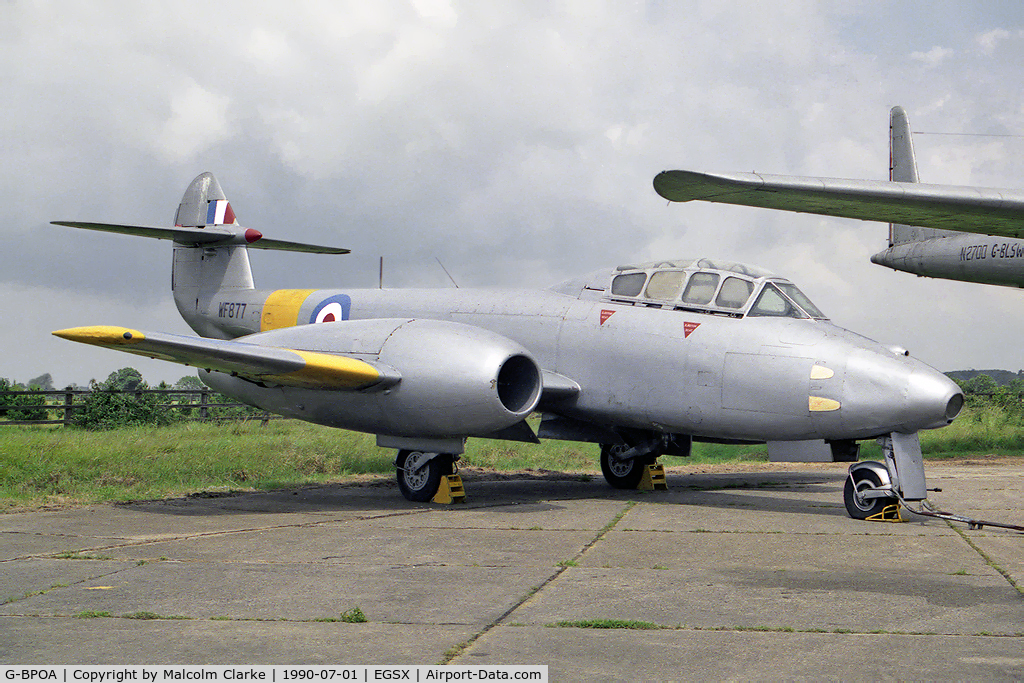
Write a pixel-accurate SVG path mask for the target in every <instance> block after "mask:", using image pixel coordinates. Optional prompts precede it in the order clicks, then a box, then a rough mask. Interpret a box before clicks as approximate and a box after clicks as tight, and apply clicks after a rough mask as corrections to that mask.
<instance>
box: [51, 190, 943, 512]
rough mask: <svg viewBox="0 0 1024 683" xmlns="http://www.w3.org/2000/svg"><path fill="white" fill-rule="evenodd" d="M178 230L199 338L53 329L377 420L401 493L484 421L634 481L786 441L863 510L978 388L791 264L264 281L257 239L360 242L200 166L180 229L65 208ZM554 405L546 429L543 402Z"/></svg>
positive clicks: (185, 290) (288, 403) (306, 411)
mask: <svg viewBox="0 0 1024 683" xmlns="http://www.w3.org/2000/svg"><path fill="white" fill-rule="evenodd" d="M58 224H59V225H67V226H72V227H79V228H88V229H94V230H103V231H108V232H119V233H125V234H130V235H143V236H147V237H156V238H162V239H168V240H172V241H173V243H174V245H173V246H174V248H173V265H172V272H173V276H172V291H173V294H174V300H175V302H176V304H177V307H178V310H179V311H180V312H181V315H182V316H183V317H184V319H185V320H186V321H187V322H188V324H189V325H190V326H191V327H192V329H193V330H195V331H196V332H197V333H198V334H199V335H200V336H199V337H189V336H180V335H172V334H162V333H159V332H144V331H139V330H134V329H129V328H123V327H109V326H97V327H81V328H75V329H67V330H60V331H57V332H55V333H54V334H56V335H58V336H60V337H63V338H66V339H70V340H74V341H79V342H84V343H88V344H95V345H98V346H104V347H108V348H112V349H117V350H120V351H126V352H128V353H134V354H138V355H142V356H149V357H153V358H160V359H164V360H169V361H173V362H177V363H183V364H186V365H191V366H194V367H197V368H200V373H199V374H200V377H201V378H202V379H203V381H204V382H206V383H207V384H209V385H210V386H211V387H213V388H214V389H216V390H217V391H220V392H222V393H224V394H226V395H229V396H232V397H235V398H236V399H238V400H241V401H244V402H247V403H250V404H252V405H255V406H259V407H260V408H263V409H266V410H270V411H273V412H275V413H279V414H282V415H286V416H288V417H293V418H297V419H300V420H306V421H309V422H314V423H318V424H322V425H328V426H332V427H340V428H344V429H352V430H357V431H362V432H367V433H371V434H375V435H377V444H378V445H379V446H383V447H390V448H396V449H397V450H398V455H397V458H396V467H397V479H398V484H399V487H400V489H401V491H402V493H403V495H404V496H405V497H406V498H408V499H410V500H413V501H428V500H431V499H432V498H433V497H434V495H435V493H436V492H437V490H438V488H439V485H440V482H441V480H442V478H443V477H445V475H450V474H452V473H453V472H454V467H455V462H456V460H457V459H458V456H459V454H460V453H462V452H463V449H464V446H465V442H466V439H467V438H468V437H484V438H495V439H507V440H515V441H525V442H536V441H537V440H538V438H548V439H566V440H572V441H589V442H596V443H599V444H601V468H602V471H603V472H604V476H605V478H606V479H607V481H608V483H609V484H611V485H612V486H614V487H619V488H634V487H636V486H637V485H638V483H639V482H640V481H641V478H642V476H643V474H644V471H645V470H646V469H648V468H649V466H650V465H652V464H653V463H654V461H655V460H656V459H657V458H658V457H659V456H661V455H676V456H685V455H688V454H689V452H690V446H691V443H692V442H693V441H695V440H696V441H709V442H724V443H750V442H768V444H769V450H775V451H778V452H784V453H787V454H789V455H791V456H793V459H799V458H804V459H828V460H832V459H835V460H851V461H852V460H856V454H857V441H858V440H862V439H875V438H879V437H881V438H883V439H884V441H885V443H886V455H887V464H885V465H882V464H880V463H877V462H860V463H855V464H854V465H853V466H852V468H851V475H850V477H849V478H848V481H847V485H846V495H845V502H846V506H847V509H848V510H849V512H850V514H851V515H852V516H854V517H857V518H861V519H863V518H867V517H868V516H871V515H875V514H878V513H880V512H882V511H883V509H884V508H886V507H888V506H890V505H891V504H892V503H893V502H894V501H896V500H897V499H898V498H902V499H903V500H911V501H923V500H924V499H925V498H926V496H927V493H926V489H925V480H924V469H923V465H922V462H921V452H920V444H919V442H918V438H917V433H918V431H919V430H922V429H933V428H937V427H942V426H944V425H946V424H948V423H950V422H951V421H952V420H953V418H955V417H956V415H957V414H958V413H959V411H960V409H961V406H962V404H963V395H962V394H961V393H960V390H959V389H958V387H957V386H956V384H954V383H953V382H951V381H950V380H949V379H947V378H946V377H945V376H944V375H942V374H941V373H939V372H938V371H936V370H934V369H932V368H931V367H928V366H927V365H925V364H924V363H921V362H920V361H918V360H915V359H914V358H911V357H909V356H907V355H906V354H905V353H904V352H902V351H900V350H894V349H890V348H889V347H886V346H883V345H881V344H878V343H876V342H873V341H871V340H869V339H866V338H864V337H861V336H859V335H857V334H854V333H853V332H850V331H848V330H845V329H842V328H840V327H837V326H835V325H833V324H832V323H830V322H829V321H828V319H827V317H826V316H825V314H824V313H822V312H821V311H820V310H818V308H817V307H815V306H814V304H813V303H811V301H810V300H809V299H808V298H807V297H806V296H805V295H804V294H803V293H802V292H801V291H800V290H799V289H798V288H797V287H796V285H794V284H793V283H792V282H790V281H789V280H787V279H785V278H782V277H778V276H775V275H772V274H771V273H768V272H765V271H763V270H760V269H758V268H754V267H751V266H746V265H741V264H736V263H727V262H723V261H717V260H710V259H671V260H663V261H657V262H653V263H639V264H631V265H623V266H619V267H618V268H612V269H609V270H603V271H600V272H595V273H591V274H589V275H586V276H584V277H578V278H575V279H572V280H568V281H566V282H563V283H561V284H559V285H556V286H554V287H551V288H550V289H545V290H522V291H515V290H512V291H500V290H491V291H488V290H467V289H440V290H438V289H430V290H424V289H402V290H386V289H339V290H310V289H287V290H276V291H262V290H257V289H255V287H254V284H253V278H252V273H251V270H250V267H249V259H248V251H247V250H248V249H250V248H267V249H282V250H293V251H306V252H313V253H334V254H337V253H344V252H345V250H343V249H332V248H327V247H318V246H313V245H307V244H298V243H293V242H281V241H274V240H268V239H263V237H262V235H261V234H260V233H259V232H258V231H256V230H253V229H247V228H244V227H242V226H240V225H238V222H237V220H236V219H235V216H234V212H233V211H232V209H231V207H230V205H229V204H228V202H227V198H226V197H225V196H224V193H223V191H222V190H221V187H220V185H219V183H218V182H217V180H216V179H215V178H214V177H213V176H212V175H211V174H209V173H204V174H202V175H200V176H199V177H197V178H196V179H195V180H194V181H193V182H192V184H191V185H190V186H189V188H188V190H187V191H186V192H185V196H184V198H183V200H182V202H181V205H180V206H179V208H178V212H177V215H176V219H175V225H174V227H139V226H124V225H111V224H98V223H82V222H59V223H58ZM534 412H539V413H541V415H542V420H541V422H540V425H539V428H538V429H537V430H536V431H535V429H534V428H533V427H531V426H530V425H529V424H528V423H527V422H526V418H527V417H528V416H529V415H530V414H531V413H534Z"/></svg>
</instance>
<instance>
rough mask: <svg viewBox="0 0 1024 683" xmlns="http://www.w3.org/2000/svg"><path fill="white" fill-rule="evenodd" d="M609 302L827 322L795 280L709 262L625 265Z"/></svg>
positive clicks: (614, 278)
mask: <svg viewBox="0 0 1024 683" xmlns="http://www.w3.org/2000/svg"><path fill="white" fill-rule="evenodd" d="M605 298H607V299H609V300H611V301H614V302H617V303H628V304H632V305H642V306H648V307H656V308H668V309H675V310H684V311H692V312H696V313H710V314H717V315H727V316H731V317H736V318H741V317H744V316H747V317H758V316H761V317H778V318H814V319H817V320H824V319H826V316H825V314H823V313H822V312H821V311H820V310H818V307H817V306H815V305H814V304H813V303H811V300H810V299H808V298H807V297H806V296H805V295H804V293H803V292H801V291H800V290H799V289H797V287H796V285H794V284H793V283H792V282H790V281H788V280H786V279H784V278H780V277H777V276H775V275H773V274H772V273H769V272H768V271H766V270H762V269H761V268H757V267H755V266H748V265H745V264H742V263H730V262H727V261H717V260H712V259H706V258H704V259H690V260H673V261H653V262H651V263H641V264H637V265H627V266H619V267H618V268H616V269H615V270H614V271H613V272H612V276H611V282H610V283H609V284H608V286H607V289H605Z"/></svg>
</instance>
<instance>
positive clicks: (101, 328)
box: [53, 325, 146, 346]
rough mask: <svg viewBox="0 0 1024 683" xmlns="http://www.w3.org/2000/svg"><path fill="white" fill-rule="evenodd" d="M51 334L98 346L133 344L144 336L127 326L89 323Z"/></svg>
mask: <svg viewBox="0 0 1024 683" xmlns="http://www.w3.org/2000/svg"><path fill="white" fill-rule="evenodd" d="M53 335H54V336H56V337H60V338H61V339H67V340H69V341H76V342H81V343H83V344H96V345H98V346H123V345H125V344H135V343H137V342H140V341H143V340H145V338H146V335H144V334H143V333H142V332H139V331H138V330H133V329H131V328H128V327H116V326H114V325H90V326H87V327H69V328H68V329H66V330H55V331H54V332H53Z"/></svg>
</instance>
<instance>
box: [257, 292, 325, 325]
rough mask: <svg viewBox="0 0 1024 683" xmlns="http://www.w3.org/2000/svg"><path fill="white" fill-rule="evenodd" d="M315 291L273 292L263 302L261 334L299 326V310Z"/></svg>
mask: <svg viewBox="0 0 1024 683" xmlns="http://www.w3.org/2000/svg"><path fill="white" fill-rule="evenodd" d="M315 291H316V290H315V289H279V290H277V291H276V292H271V293H270V296H268V297H267V300H266V301H265V302H263V316H262V317H261V318H260V332H266V331H267V330H278V329H281V328H282V327H294V326H295V325H298V324H299V309H300V308H302V303H303V302H304V301H305V300H306V297H308V296H309V295H310V294H312V293H313V292H315Z"/></svg>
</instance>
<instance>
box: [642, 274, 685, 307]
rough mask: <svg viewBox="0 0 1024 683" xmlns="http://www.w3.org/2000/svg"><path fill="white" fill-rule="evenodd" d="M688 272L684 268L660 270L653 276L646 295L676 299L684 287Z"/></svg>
mask: <svg viewBox="0 0 1024 683" xmlns="http://www.w3.org/2000/svg"><path fill="white" fill-rule="evenodd" d="M685 279H686V273H685V272H684V271H682V270H659V271H658V272H657V273H655V274H654V275H652V276H651V281H650V282H649V283H647V291H646V292H645V293H644V295H645V296H646V297H647V298H648V299H661V300H665V301H671V300H674V299H675V298H676V297H677V296H679V290H680V289H682V288H683V280H685Z"/></svg>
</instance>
